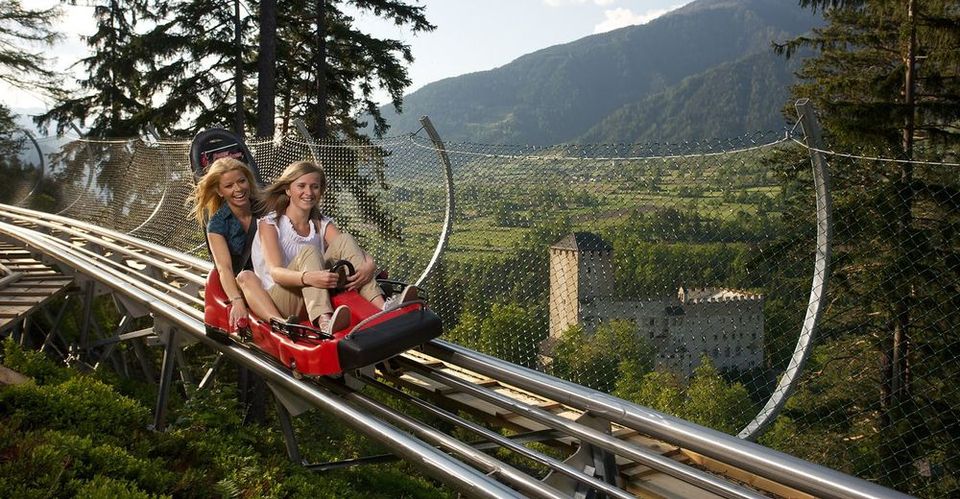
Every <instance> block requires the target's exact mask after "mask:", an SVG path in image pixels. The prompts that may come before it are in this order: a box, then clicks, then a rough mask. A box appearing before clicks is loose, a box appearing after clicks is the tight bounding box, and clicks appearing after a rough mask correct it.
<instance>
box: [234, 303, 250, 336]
mask: <svg viewBox="0 0 960 499" xmlns="http://www.w3.org/2000/svg"><path fill="white" fill-rule="evenodd" d="M232 303H233V306H232V307H230V329H231V330H232V331H236V330H237V321H238V320H240V319H244V318H246V317H247V314H248V312H247V304H246V303H244V301H243V299H242V298H241V299H239V300H235V301H233V302H232Z"/></svg>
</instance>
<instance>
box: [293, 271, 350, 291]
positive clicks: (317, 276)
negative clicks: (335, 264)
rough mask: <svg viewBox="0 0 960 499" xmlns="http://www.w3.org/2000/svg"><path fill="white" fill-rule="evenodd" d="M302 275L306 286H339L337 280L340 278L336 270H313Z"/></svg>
mask: <svg viewBox="0 0 960 499" xmlns="http://www.w3.org/2000/svg"><path fill="white" fill-rule="evenodd" d="M300 277H301V281H302V282H303V284H304V286H311V287H314V288H322V289H334V288H336V287H337V281H338V280H340V276H338V275H337V273H336V272H328V271H326V270H311V271H309V272H304V273H302V274H301V275H300Z"/></svg>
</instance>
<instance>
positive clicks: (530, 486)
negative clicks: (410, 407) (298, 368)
mask: <svg viewBox="0 0 960 499" xmlns="http://www.w3.org/2000/svg"><path fill="white" fill-rule="evenodd" d="M364 381H367V382H368V383H369V379H368V380H364ZM320 383H322V384H323V385H324V386H325V387H326V388H327V389H329V390H330V391H333V392H336V393H339V394H340V395H341V396H342V397H344V398H346V399H347V400H348V401H350V402H352V403H354V404H355V405H358V406H362V407H363V408H364V409H366V410H367V411H369V412H371V413H373V414H375V415H377V416H378V417H380V418H381V419H386V420H389V421H390V422H391V424H394V425H397V426H403V427H405V428H406V429H407V430H409V431H411V432H412V433H414V434H415V435H417V436H418V437H419V438H421V439H423V440H426V441H428V442H431V443H433V444H434V445H438V446H440V447H444V448H446V449H448V450H450V451H451V452H454V453H456V454H457V455H459V456H461V457H462V458H464V459H465V460H467V461H469V462H470V463H472V464H473V466H475V467H477V468H479V469H481V470H483V471H485V472H486V473H487V474H490V475H495V476H499V477H501V478H502V479H503V480H504V481H505V482H507V483H509V484H511V485H513V486H514V487H516V488H517V489H519V490H520V491H522V492H524V493H525V494H530V495H531V496H533V497H544V498H553V499H562V498H567V497H569V496H567V495H566V494H564V493H562V492H560V491H559V490H557V489H556V488H554V487H552V486H550V485H548V484H546V483H544V482H541V481H539V480H537V479H535V478H533V477H531V476H530V475H528V474H526V473H523V472H522V471H520V470H518V469H516V468H514V467H513V466H510V465H509V464H506V463H504V462H502V461H500V460H498V459H495V458H494V457H492V456H490V455H488V454H486V453H484V452H482V451H480V450H477V449H475V448H473V447H472V446H470V445H467V444H465V443H463V442H461V441H460V440H457V439H455V438H453V437H451V436H449V435H447V434H445V433H443V432H441V431H439V430H437V429H435V428H432V427H430V426H428V425H426V424H424V423H423V422H421V421H418V420H416V419H414V418H412V417H410V416H407V415H405V414H403V413H401V412H398V411H397V410H395V409H391V408H390V407H387V406H386V405H384V404H383V403H381V402H379V401H376V400H374V399H372V398H370V397H367V396H365V395H362V394H360V393H359V392H353V391H348V389H347V388H346V387H344V386H343V385H339V384H336V383H334V382H332V381H330V380H326V379H324V380H321V381H320ZM621 494H622V492H621ZM627 497H633V496H627Z"/></svg>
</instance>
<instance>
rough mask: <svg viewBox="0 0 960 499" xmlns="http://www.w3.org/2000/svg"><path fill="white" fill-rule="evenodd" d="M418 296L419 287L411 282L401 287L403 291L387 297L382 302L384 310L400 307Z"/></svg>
mask: <svg viewBox="0 0 960 499" xmlns="http://www.w3.org/2000/svg"><path fill="white" fill-rule="evenodd" d="M419 297H420V291H419V288H417V287H416V286H414V285H413V284H411V285H409V286H407V287H406V288H403V292H402V293H400V294H399V295H393V296H391V297H390V298H387V301H385V302H383V309H384V310H393V309H395V308H399V307H402V306H403V305H406V304H407V303H410V302H412V301H414V300H416V299H418V298H419Z"/></svg>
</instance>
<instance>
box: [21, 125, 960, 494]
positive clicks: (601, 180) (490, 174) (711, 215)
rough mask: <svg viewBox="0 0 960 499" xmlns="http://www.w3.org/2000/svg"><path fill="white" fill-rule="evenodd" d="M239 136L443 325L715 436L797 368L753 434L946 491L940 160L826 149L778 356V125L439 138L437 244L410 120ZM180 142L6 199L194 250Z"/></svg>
mask: <svg viewBox="0 0 960 499" xmlns="http://www.w3.org/2000/svg"><path fill="white" fill-rule="evenodd" d="M248 145H249V146H250V147H251V149H252V150H253V151H254V155H255V157H256V159H257V163H258V164H259V165H260V169H261V177H262V178H263V179H264V180H265V181H270V180H271V179H273V178H274V177H275V176H277V175H278V174H279V172H280V171H281V170H282V169H283V168H284V167H285V166H286V165H288V164H289V163H291V162H293V161H296V160H300V159H314V158H316V159H318V160H319V161H320V162H321V164H322V165H323V166H324V168H325V169H326V170H327V172H328V177H329V179H330V180H331V185H330V187H329V189H328V192H327V194H326V195H325V197H324V200H323V208H324V210H325V211H326V213H327V214H329V215H331V216H333V217H334V219H335V220H336V222H337V224H338V225H339V226H340V227H341V228H343V229H344V230H346V231H348V232H350V233H352V234H354V235H355V236H356V237H357V239H358V241H360V243H361V245H362V246H363V247H364V248H365V249H366V250H367V251H368V252H370V253H371V254H372V255H373V256H374V258H375V260H376V261H377V263H378V265H379V266H380V267H381V268H384V269H386V270H387V271H388V272H389V276H390V278H391V279H399V280H404V281H408V282H414V281H416V280H418V279H419V278H420V277H421V276H424V275H425V271H426V270H427V269H428V268H430V270H431V272H430V273H429V278H428V279H426V280H425V282H424V284H423V287H424V289H425V290H426V292H427V293H428V297H429V303H430V305H431V307H432V308H433V309H434V310H435V311H436V312H437V313H438V314H439V315H440V316H441V318H442V319H443V321H444V330H445V332H444V338H445V339H447V340H449V341H453V342H456V343H459V344H461V345H464V346H466V347H469V348H473V349H476V350H479V351H482V352H485V353H489V354H492V355H494V356H496V357H499V358H502V359H505V360H508V361H510V362H514V363H517V364H520V365H524V366H528V367H531V368H534V369H538V370H541V371H544V372H547V373H550V374H553V375H555V376H558V377H561V378H565V379H568V380H571V381H574V382H576V383H579V384H582V385H585V386H589V387H592V388H595V389H598V390H601V391H605V392H609V393H613V394H615V395H616V396H619V397H621V398H624V399H627V400H630V401H633V402H635V403H638V404H640V405H644V406H648V407H651V408H654V409H657V410H660V411H663V412H666V413H669V414H672V415H676V416H679V417H682V418H684V419H687V420H690V421H693V422H696V423H699V424H702V425H705V426H708V427H711V428H715V429H717V430H720V431H723V432H727V433H732V434H737V433H738V432H741V430H743V429H744V428H745V427H748V425H750V423H751V422H755V420H756V419H757V418H758V414H761V413H762V411H761V409H762V408H763V407H764V405H765V404H766V403H767V401H768V400H769V399H770V398H771V396H773V395H774V394H775V393H778V383H779V382H780V380H782V379H784V378H785V373H787V372H789V371H790V369H797V368H799V374H798V376H797V377H796V384H795V385H793V386H791V387H790V388H791V390H790V391H789V393H791V396H790V397H789V398H788V399H787V401H786V404H785V405H784V406H783V408H782V410H778V411H776V412H775V413H774V414H771V416H774V417H773V418H771V421H772V424H770V425H769V426H765V427H764V431H763V432H760V433H761V434H759V437H758V439H759V441H760V442H761V443H763V444H765V445H767V446H770V447H773V448H775V449H779V450H783V451H784V452H787V453H789V454H792V455H795V456H798V457H801V458H803V459H808V460H811V461H814V462H817V463H821V464H824V465H826V466H828V467H831V468H834V469H838V470H840V471H843V472H846V473H850V474H854V475H857V476H860V477H862V478H866V479H869V480H872V481H877V482H879V483H882V484H884V485H887V486H891V487H894V488H896V489H898V490H901V491H905V492H909V493H912V494H917V495H922V496H930V497H936V496H943V495H950V494H955V493H957V492H958V491H960V486H958V484H957V478H956V477H957V467H958V464H960V463H958V462H957V461H958V458H957V456H958V455H960V452H958V450H960V449H958V444H960V414H958V408H960V405H958V403H957V402H958V398H960V390H958V388H957V387H956V386H955V383H952V382H951V381H953V380H956V379H958V377H957V373H956V372H955V371H956V370H957V369H958V368H957V364H958V363H957V362H956V360H957V359H956V357H957V355H958V351H960V350H958V348H960V341H958V338H960V335H958V330H957V322H958V310H960V307H958V305H960V293H958V290H957V286H958V284H960V279H958V270H960V257H958V253H957V250H958V246H960V244H958V243H960V241H958V238H960V235H958V227H960V217H958V214H957V210H958V206H960V194H958V193H957V188H958V177H957V174H956V171H957V170H956V168H957V167H956V165H954V164H951V163H946V162H944V163H917V164H909V163H903V162H898V161H894V160H884V159H876V158H873V159H864V158H859V157H856V156H855V155H854V156H851V155H847V154H836V153H826V154H825V158H826V161H827V164H828V166H829V173H830V175H831V176H832V178H833V198H834V213H833V219H834V239H833V241H832V243H833V244H832V247H833V259H832V262H831V265H830V271H831V273H832V275H831V276H830V277H831V279H830V281H829V286H828V289H827V293H826V296H825V297H824V299H823V302H822V303H823V305H824V307H825V308H824V312H823V318H822V323H821V325H820V328H819V329H818V331H817V336H816V338H813V342H812V345H813V346H812V349H811V350H810V351H809V352H806V353H807V354H808V355H804V356H798V352H800V350H798V349H802V347H803V346H804V345H806V344H807V340H810V338H807V337H802V336H801V331H802V330H803V324H804V320H805V319H806V318H807V317H808V314H809V303H808V302H809V300H810V299H811V286H816V283H817V282H818V281H817V280H818V278H824V277H826V276H825V275H819V276H818V275H816V273H815V270H814V269H815V266H814V263H815V258H816V257H817V254H818V253H817V251H818V247H817V206H816V194H815V189H814V179H813V174H812V173H811V168H810V164H811V150H809V149H808V148H806V147H805V146H803V145H802V144H801V143H799V142H798V141H796V140H792V139H791V138H790V135H789V134H786V135H784V134H783V133H779V134H756V135H753V136H749V137H741V138H738V139H735V140H729V141H715V142H703V143H689V144H679V145H669V144H666V145H577V146H573V145H565V146H555V147H531V146H494V145H483V144H447V146H446V151H445V152H446V155H447V157H448V158H449V161H450V165H449V166H450V171H451V174H452V182H453V197H452V199H453V207H454V211H453V219H452V226H451V232H450V233H449V240H448V242H447V243H446V246H445V248H444V251H443V252H442V253H441V255H440V257H439V259H437V260H436V261H434V260H433V255H434V252H435V250H436V248H437V246H438V244H440V243H441V242H442V241H443V240H444V227H445V216H446V214H447V209H448V204H447V176H446V167H445V164H444V162H443V160H442V157H443V156H442V155H441V154H439V152H440V151H438V149H437V146H436V145H435V143H434V142H432V141H431V140H430V139H429V138H428V137H424V136H421V135H419V134H413V135H408V136H399V137H393V138H389V139H384V140H380V141H373V142H370V143H351V144H343V143H325V142H319V143H318V142H313V141H309V140H304V139H303V138H302V137H299V136H297V135H295V134H291V135H288V136H283V137H280V138H277V139H276V140H272V141H263V140H260V141H252V142H251V143H250V144H248ZM188 151H189V141H186V140H180V141H178V140H169V141H167V140H165V141H159V142H156V141H144V140H140V139H134V140H123V141H109V142H108V141H92V140H73V141H70V142H67V143H64V144H63V145H62V146H61V147H59V148H56V150H55V151H54V152H52V153H51V154H49V155H47V161H46V168H45V172H46V175H45V177H44V179H43V180H42V181H40V180H38V178H39V177H38V175H37V174H36V173H34V172H33V171H32V170H31V169H30V168H29V165H31V164H33V163H30V161H26V160H25V161H24V165H23V166H22V167H21V170H20V174H19V175H20V176H19V178H20V183H21V184H24V185H27V184H31V185H34V186H35V188H34V189H33V190H32V191H30V190H29V189H26V188H25V187H22V186H21V187H17V188H16V189H13V188H12V187H11V186H8V189H12V190H10V191H9V192H5V193H4V194H5V195H6V196H7V197H6V199H7V202H9V203H19V204H22V205H28V206H32V207H37V208H40V209H44V210H47V211H52V212H55V213H60V214H62V215H65V216H69V217H73V218H76V219H80V220H84V221H89V222H94V223H96V224H98V225H102V226H105V227H109V228H114V229H117V230H120V231H123V232H129V233H131V234H133V235H136V236H138V237H141V238H144V239H147V240H150V241H153V242H156V243H160V244H163V245H166V246H170V247H173V248H176V249H179V250H182V251H186V252H190V253H192V254H195V255H197V256H201V257H204V258H205V257H206V254H205V253H206V248H205V245H204V242H203V234H202V231H201V229H200V227H199V226H198V224H197V223H196V222H195V221H193V220H190V219H188V216H187V213H188V207H187V199H188V195H189V193H190V191H191V189H192V187H193V182H194V177H193V174H192V172H191V170H190V167H189V164H188ZM907 170H909V171H907ZM25 193H29V195H25ZM24 196H25V197H24ZM823 249H824V248H823V247H821V248H820V250H821V251H822V250H823ZM431 262H433V265H432V266H431ZM819 291H822V290H819ZM819 291H818V292H819ZM798 358H805V359H808V360H807V362H806V363H805V364H801V363H799V362H798V360H797V359H798ZM779 393H784V387H782V386H780V391H779Z"/></svg>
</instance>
